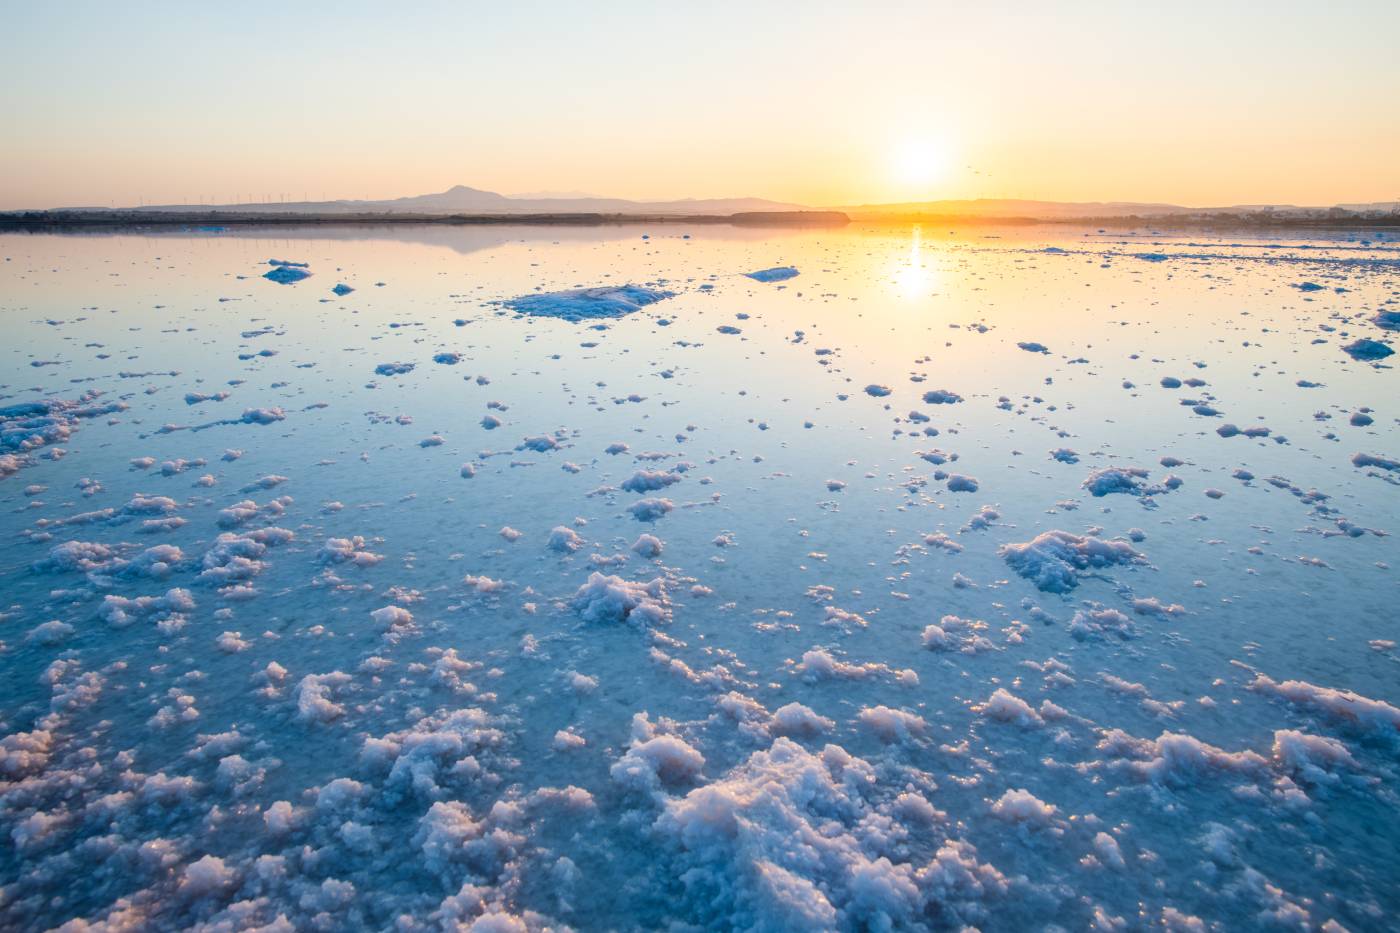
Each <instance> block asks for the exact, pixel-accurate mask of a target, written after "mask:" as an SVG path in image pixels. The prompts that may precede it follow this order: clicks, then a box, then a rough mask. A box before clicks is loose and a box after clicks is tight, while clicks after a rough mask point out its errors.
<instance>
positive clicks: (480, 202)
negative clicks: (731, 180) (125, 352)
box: [84, 185, 802, 215]
mask: <svg viewBox="0 0 1400 933" xmlns="http://www.w3.org/2000/svg"><path fill="white" fill-rule="evenodd" d="M801 209H802V206H801V205H798V204H787V203H784V202H781V201H768V200H765V199H763V198H701V199H696V198H686V199H683V200H679V201H629V200H626V199H624V198H593V197H577V198H576V197H551V198H511V197H506V196H505V195H503V194H497V193H496V192H494V191H482V190H480V189H477V188H468V187H467V186H466V185H455V186H453V187H451V188H448V189H447V190H446V191H440V192H437V193H435V194H418V195H413V196H411V197H405V198H391V199H389V200H384V201H348V200H342V201H275V202H270V203H265V204H216V205H208V204H159V205H154V206H152V205H145V206H142V207H141V208H140V210H141V211H143V212H164V211H178V212H181V213H188V212H191V211H211V210H224V211H237V212H239V213H243V214H247V213H277V214H288V213H297V214H322V215H324V214H736V213H742V212H752V211H794V210H801ZM84 210H94V208H84ZM124 210H130V208H124Z"/></svg>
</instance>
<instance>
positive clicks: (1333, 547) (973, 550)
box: [0, 226, 1400, 930]
mask: <svg viewBox="0 0 1400 933" xmlns="http://www.w3.org/2000/svg"><path fill="white" fill-rule="evenodd" d="M1269 236H1270V237H1273V236H1276V234H1270V235H1269ZM1280 236H1281V235H1280ZM0 256H3V263H2V264H0V333H3V335H4V339H3V341H0V366H3V375H2V376H0V382H3V400H0V405H5V406H13V407H11V408H8V409H6V410H5V412H4V413H3V431H4V435H3V438H4V450H3V451H0V452H2V453H4V454H6V455H7V456H6V458H5V459H3V460H0V464H3V468H2V469H3V471H4V472H7V473H9V474H10V475H8V476H6V477H5V478H4V479H3V480H0V505H3V514H4V519H3V522H4V525H3V530H4V533H3V534H2V535H0V587H3V591H0V642H3V651H0V673H3V677H4V682H5V685H6V689H5V691H4V693H3V698H0V734H3V736H4V737H3V739H0V830H3V832H4V834H5V838H6V839H8V840H10V844H7V845H6V846H4V847H0V883H3V888H0V925H3V926H4V927H6V928H8V929H19V930H43V929H49V928H52V927H57V926H60V925H62V924H64V923H66V922H70V921H72V922H74V924H75V926H74V927H73V928H74V929H81V928H85V927H81V926H79V925H77V923H78V921H80V920H86V921H87V922H89V923H93V924H97V923H99V922H104V921H105V922H106V923H108V924H110V926H109V927H107V928H111V929H128V928H129V929H141V928H173V927H186V926H197V925H201V924H207V925H208V927H207V928H209V929H218V930H225V929H227V930H234V929H251V928H261V927H262V926H264V925H267V924H276V923H280V924H282V925H283V927H285V928H288V929H290V928H298V929H334V930H339V929H347V928H361V927H367V928H376V929H398V930H418V929H439V928H448V929H451V928H455V925H458V924H460V925H462V926H467V925H470V924H472V923H477V924H479V926H480V928H481V929H491V930H510V929H525V928H528V929H531V930H538V929H560V928H565V927H573V928H577V929H603V928H614V929H657V928H674V929H678V930H679V929H691V928H696V929H698V928H730V927H736V928H745V929H748V928H757V929H816V928H832V927H835V928H841V929H867V928H868V929H883V928H891V927H893V928H935V929H943V928H957V927H961V926H963V925H975V926H977V927H980V928H982V929H985V930H1013V929H1015V930H1019V929H1027V928H1055V927H1062V928H1067V929H1077V928H1083V927H1085V926H1088V925H1090V924H1093V923H1098V924H1100V925H1102V926H1104V927H1112V928H1117V927H1120V926H1125V927H1127V928H1145V927H1152V926H1157V925H1164V926H1166V927H1168V928H1182V929H1191V928H1195V927H1196V926H1197V925H1198V924H1204V925H1205V926H1206V927H1215V928H1220V929H1247V928H1256V927H1257V928H1268V927H1271V926H1274V925H1283V926H1289V925H1293V926H1300V927H1305V928H1318V927H1322V926H1323V925H1324V924H1326V923H1329V922H1330V923H1336V924H1341V925H1342V926H1343V927H1345V928H1347V929H1351V930H1362V929H1383V928H1385V927H1387V926H1388V925H1390V924H1392V923H1393V922H1394V921H1393V917H1394V915H1395V912H1396V911H1397V910H1400V878H1397V875H1396V872H1395V865H1396V864H1397V859H1400V813H1398V812H1397V807H1400V797H1397V789H1400V788H1398V787H1397V781H1398V780H1400V774H1397V766H1398V765H1400V757H1397V753H1400V708H1397V707H1400V667H1398V666H1397V662H1398V661H1400V651H1397V648H1396V639H1397V637H1398V636H1397V612H1396V608H1395V607H1396V604H1397V598H1400V573H1397V570H1396V567H1397V565H1400V548H1398V547H1397V544H1396V538H1394V537H1392V536H1391V533H1392V532H1396V531H1400V464H1397V463H1396V462H1395V460H1396V458H1400V429H1397V425H1398V424H1400V421H1397V415H1400V412H1398V411H1397V407H1396V406H1397V399H1400V390H1397V382H1396V372H1395V369H1394V368H1393V367H1392V366H1389V365H1387V363H1388V361H1386V360H1379V361H1376V362H1370V361H1366V360H1357V359H1353V358H1352V356H1351V355H1349V354H1348V353H1347V352H1346V351H1344V349H1343V347H1344V346H1346V345H1350V344H1352V343H1353V342H1354V341H1356V340H1357V339H1359V338H1367V339H1371V340H1376V341H1382V342H1385V341H1389V342H1392V343H1394V342H1400V341H1396V340H1395V339H1394V333H1393V332H1391V331H1387V330H1385V329H1383V328H1382V327H1381V326H1379V325H1378V324H1377V323H1375V322H1374V321H1373V318H1378V319H1379V320H1381V321H1382V322H1384V321H1385V318H1384V313H1385V312H1387V311H1389V312H1392V313H1393V312H1397V311H1400V243H1397V242H1396V240H1395V238H1394V237H1393V236H1391V237H1389V238H1387V237H1385V236H1382V235H1377V236H1375V237H1369V236H1367V235H1366V234H1353V233H1348V234H1344V235H1338V236H1336V237H1331V236H1328V235H1326V234H1316V235H1308V236H1306V238H1300V237H1299V236H1298V235H1296V234H1288V235H1287V236H1286V237H1285V238H1282V239H1271V238H1262V237H1261V236H1260V235H1258V234H1254V233H1238V234H1224V235H1217V234H1204V233H1191V234H1185V235H1176V234H1153V233H1150V232H1145V231H1140V232H1138V233H1136V234H1132V235H1127V234H1123V233H1120V232H1111V231H1110V232H1096V231H1094V230H1088V229H1079V228H1029V229H1018V230H996V229H989V228H974V229H972V230H970V231H963V232H959V233H950V232H949V231H946V230H943V229H934V228H928V227H925V228H922V229H909V228H899V229H889V228H887V229H860V228H851V229H847V230H841V231H802V232H787V231H779V232H771V231H745V230H737V229H730V228H715V227H699V228H696V229H694V230H685V229H682V228H681V227H678V226H663V227H653V228H641V227H638V228H632V227H615V228H603V229H550V228H538V227H534V228H492V229H481V230H475V229H449V228H441V227H431V228H422V229H392V230H383V231H380V230H351V231H346V230H326V229H317V230H309V231H293V232H283V231H278V235H277V236H276V237H269V236H267V235H265V234H262V233H248V232H217V231H211V232H196V233H170V234H158V235H147V236H139V235H122V236H98V235H93V236H16V235H9V236H0ZM269 260H288V261H294V262H298V263H306V264H307V268H308V269H309V271H310V272H311V273H312V274H311V276H310V277H308V278H305V279H302V280H301V281H298V282H296V283H294V284H288V285H282V284H277V283H276V282H273V281H269V280H267V279H266V278H264V273H267V272H269V271H273V270H274V269H275V268H278V267H274V266H270V265H269V264H268V263H269ZM781 266H792V267H794V268H795V269H796V270H797V271H798V273H799V274H798V275H797V276H796V277H792V278H788V279H786V280H784V281H778V282H760V281H757V280H755V279H753V278H749V277H747V276H745V275H744V273H748V272H753V271H757V270H763V269H769V268H772V267H781ZM287 268H296V267H287ZM342 283H343V284H344V285H347V286H350V287H352V288H353V289H354V291H352V292H350V293H348V294H345V295H337V294H336V293H335V292H334V291H333V287H334V286H336V285H337V284H342ZM623 285H637V286H644V287H646V288H648V289H652V290H654V291H655V292H661V293H664V292H670V293H672V297H668V298H663V299H661V300H658V301H656V302H655V303H653V304H648V305H646V306H644V307H641V308H640V309H638V310H636V311H634V312H633V313H628V314H624V315H622V316H618V317H612V318H599V319H587V320H580V321H574V320H567V319H559V318H554V317H542V316H526V315H522V314H518V313H516V312H515V311H513V310H511V309H510V307H509V306H507V305H505V304H503V302H507V301H509V300H511V299H514V298H517V297H519V296H523V295H530V294H534V293H550V292H556V291H560V290H568V289H575V288H583V287H589V288H593V287H607V286H613V287H615V286H623ZM721 328H723V329H721ZM1392 359H1395V358H1392ZM385 364H408V365H387V366H386V365H385ZM410 367H411V368H410ZM205 396H207V398H204V397H205ZM36 402H37V403H42V404H38V405H35V404H32V403H36ZM1227 425H1233V426H1234V428H1235V430H1234V431H1232V430H1230V429H1229V428H1228V427H1226V426H1227ZM1261 429H1267V433H1264V431H1263V430H1261ZM1358 454H1360V455H1363V456H1362V457H1360V458H1359V459H1358V458H1357V457H1356V455H1358ZM1105 471H1107V472H1105ZM1095 493H1102V494H1101V495H1095ZM645 500H653V501H650V502H646V501H645ZM639 502H644V503H645V504H644V506H643V507H642V508H634V506H636V505H637V504H638V503H639ZM668 507H669V508H668ZM647 519H650V520H647ZM1051 532H1063V534H1048V533H1051ZM644 536H651V539H649V538H647V537H644ZM1042 536H1043V537H1042ZM652 539H655V540H652ZM658 549H659V550H658ZM595 573H596V574H599V576H598V577H591V575H592V574H595ZM272 928H273V929H276V928H277V927H272Z"/></svg>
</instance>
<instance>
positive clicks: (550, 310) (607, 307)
mask: <svg viewBox="0 0 1400 933" xmlns="http://www.w3.org/2000/svg"><path fill="white" fill-rule="evenodd" d="M675 294H676V293H675V292H668V291H663V290H661V289H656V288H646V287H644V286H641V285H616V286H612V285H609V286H602V287H599V288H573V289H568V290H566V291H562V292H546V293H544V294H539V295H521V296H520V297H519V298H512V299H510V300H509V301H506V302H505V303H504V304H505V306H506V307H507V308H510V309H511V310H512V311H519V312H520V313H521V314H529V315H532V316H534V317H557V318H562V319H563V320H566V321H581V320H591V319H594V318H605V317H622V316H623V315H625V314H631V313H632V312H634V311H639V310H641V309H642V308H645V307H646V306H647V305H650V304H655V303H656V302H658V301H662V300H664V299H666V298H674V297H675Z"/></svg>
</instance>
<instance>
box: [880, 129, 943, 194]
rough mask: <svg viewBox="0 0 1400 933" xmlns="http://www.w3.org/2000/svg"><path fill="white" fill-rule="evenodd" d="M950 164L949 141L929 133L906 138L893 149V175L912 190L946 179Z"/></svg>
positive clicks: (901, 184) (891, 163)
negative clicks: (923, 135)
mask: <svg viewBox="0 0 1400 933" xmlns="http://www.w3.org/2000/svg"><path fill="white" fill-rule="evenodd" d="M951 165H952V155H951V152H950V150H949V147H948V144H947V143H946V142H944V141H943V140H940V139H936V138H933V137H928V136H925V137H920V138H916V139H906V140H904V141H903V142H901V143H899V144H898V145H897V146H895V147H894V149H893V150H892V151H891V153H890V175H891V178H892V179H893V181H894V182H895V183H896V184H898V185H899V186H900V187H901V188H904V189H908V190H910V191H911V192H921V191H922V190H923V189H926V188H928V187H929V186H930V185H933V184H936V183H937V182H939V181H941V180H943V179H944V178H945V177H946V176H947V174H948V170H949V168H950V167H951Z"/></svg>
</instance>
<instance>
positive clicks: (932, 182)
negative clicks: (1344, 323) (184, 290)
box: [0, 0, 1400, 208]
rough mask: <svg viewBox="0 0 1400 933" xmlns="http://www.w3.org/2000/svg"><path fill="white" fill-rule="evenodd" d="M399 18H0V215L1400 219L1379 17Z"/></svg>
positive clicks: (672, 6)
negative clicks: (707, 212)
mask: <svg viewBox="0 0 1400 933" xmlns="http://www.w3.org/2000/svg"><path fill="white" fill-rule="evenodd" d="M395 6H398V5H395ZM403 6H408V4H403ZM412 6H413V9H411V10H407V11H400V10H393V11H391V8H390V5H389V4H383V3H334V4H330V3H326V4H312V3H286V2H281V3H265V4H264V3H238V4H218V5H215V4H199V3H188V2H182V3H173V2H172V3H141V2H136V0H132V2H127V3H120V4H118V3H110V2H101V3H96V2H94V3H86V2H53V3H33V2H19V0H0V15H3V19H0V22H3V23H4V27H3V30H0V81H3V86H4V87H5V92H4V93H3V94H0V120H2V121H3V124H0V125H3V136H0V139H3V142H2V143H0V208H27V207H52V206H59V205H109V204H116V205H127V204H137V203H139V202H142V201H144V202H145V203H169V202H195V201H198V200H199V199H201V198H202V199H204V200H205V201H206V202H208V201H209V200H210V199H211V198H212V199H214V200H215V201H219V202H227V201H233V200H234V199H235V198H236V197H241V198H243V199H245V200H246V199H247V198H248V197H249V196H252V197H254V198H255V199H258V200H261V199H264V198H265V197H267V196H269V195H271V196H273V197H274V198H276V197H280V196H282V195H285V196H286V197H287V199H288V200H291V199H293V198H295V199H301V198H302V197H303V196H310V197H311V198H312V199H320V198H322V197H328V198H339V197H348V198H366V197H371V198H379V197H395V196H399V195H404V194H417V193H422V192H427V191H437V190H442V189H445V188H448V187H450V186H452V185H454V184H466V185H471V186H472V187H477V188H486V189H490V190H494V191H500V192H504V193H514V192H522V191H541V190H551V191H587V192H592V193H596V194H601V195H608V196H618V197H632V198H674V197H687V196H691V197H719V196H737V195H756V196H763V197H772V198H778V199H784V200H793V201H798V202H802V203H806V204H814V205H823V204H851V203H863V202H876V201H901V200H919V199H936V198H962V197H1030V198H1041V199H1049V200H1136V201H1167V202H1173V203H1180V204H1190V205H1199V206H1205V205H1221V204H1238V203H1295V204H1331V203H1337V202H1352V201H1372V200H1395V199H1400V54H1397V52H1396V48H1397V45H1396V43H1397V37H1400V2H1397V0H1376V2H1337V3H1329V4H1322V3H1316V2H1309V3H1296V2H1276V3H1270V4H1259V3H1234V2H1227V0H1216V2H1206V3H1192V2H1178V3H1172V4H1139V3H1126V2H1119V3H1063V4H1054V3H1034V4H1032V3H1021V4H1007V3H997V2H978V3H956V4H955V3H936V2H926V3H890V2H859V3H857V2H850V3H845V4H831V3H820V2H811V0H809V2H805V3H762V2H757V0H750V2H748V3H732V4H731V3H719V2H707V3H693V4H685V5H681V4H679V3H670V2H664V0H647V2H641V3H632V2H613V3H597V4H590V3H577V2H570V3H562V2H561V3H544V2H493V3H480V4H469V3H442V4H429V3H421V4H413V5H412ZM911 150H912V153H913V154H912V155H911V154H909V153H910V152H911Z"/></svg>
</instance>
